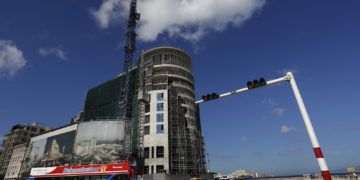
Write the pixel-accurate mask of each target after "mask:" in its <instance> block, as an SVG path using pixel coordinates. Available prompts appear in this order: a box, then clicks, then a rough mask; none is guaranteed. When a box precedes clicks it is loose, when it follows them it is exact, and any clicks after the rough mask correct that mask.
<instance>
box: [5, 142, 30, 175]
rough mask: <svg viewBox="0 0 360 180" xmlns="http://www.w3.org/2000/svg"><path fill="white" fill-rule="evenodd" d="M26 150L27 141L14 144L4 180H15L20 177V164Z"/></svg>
mask: <svg viewBox="0 0 360 180" xmlns="http://www.w3.org/2000/svg"><path fill="white" fill-rule="evenodd" d="M26 150H27V143H24V144H19V145H16V146H14V148H13V152H12V155H11V158H10V161H9V165H8V167H7V171H6V174H5V179H6V180H10V179H14V180H16V179H19V178H20V170H21V165H22V163H23V160H24V156H25V153H26Z"/></svg>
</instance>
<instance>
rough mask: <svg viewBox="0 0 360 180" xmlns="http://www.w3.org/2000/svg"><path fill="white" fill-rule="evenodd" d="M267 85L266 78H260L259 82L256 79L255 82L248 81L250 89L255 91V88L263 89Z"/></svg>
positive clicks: (247, 84)
mask: <svg viewBox="0 0 360 180" xmlns="http://www.w3.org/2000/svg"><path fill="white" fill-rule="evenodd" d="M266 84H267V83H266V81H265V79H264V78H260V79H259V80H257V79H255V80H253V81H248V82H247V83H246V86H247V88H248V89H254V88H258V87H261V86H265V85H266Z"/></svg>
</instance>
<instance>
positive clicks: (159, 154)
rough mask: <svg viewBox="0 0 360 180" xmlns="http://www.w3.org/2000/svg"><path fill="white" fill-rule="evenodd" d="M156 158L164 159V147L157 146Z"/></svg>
mask: <svg viewBox="0 0 360 180" xmlns="http://www.w3.org/2000/svg"><path fill="white" fill-rule="evenodd" d="M156 157H157V158H162V157H164V146H156Z"/></svg>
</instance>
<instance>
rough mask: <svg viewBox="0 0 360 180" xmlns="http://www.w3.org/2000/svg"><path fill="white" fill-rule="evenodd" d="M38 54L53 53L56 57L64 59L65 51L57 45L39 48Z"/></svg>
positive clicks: (47, 54) (46, 54)
mask: <svg viewBox="0 0 360 180" xmlns="http://www.w3.org/2000/svg"><path fill="white" fill-rule="evenodd" d="M39 54H40V55H42V56H44V57H45V56H49V55H54V56H56V57H57V58H59V59H61V60H66V59H67V57H66V55H65V52H64V51H63V50H62V49H61V48H59V47H55V48H40V49H39Z"/></svg>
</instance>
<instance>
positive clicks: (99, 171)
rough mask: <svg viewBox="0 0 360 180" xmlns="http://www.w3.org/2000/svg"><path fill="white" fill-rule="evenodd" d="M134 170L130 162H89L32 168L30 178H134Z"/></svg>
mask: <svg viewBox="0 0 360 180" xmlns="http://www.w3.org/2000/svg"><path fill="white" fill-rule="evenodd" d="M134 178H135V175H134V170H133V168H132V167H131V166H130V164H129V163H128V162H127V161H125V162H123V163H112V164H89V165H75V166H55V167H36V168H32V169H31V172H30V178H29V179H41V180H48V179H49V180H68V179H78V180H98V179H99V180H134Z"/></svg>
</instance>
